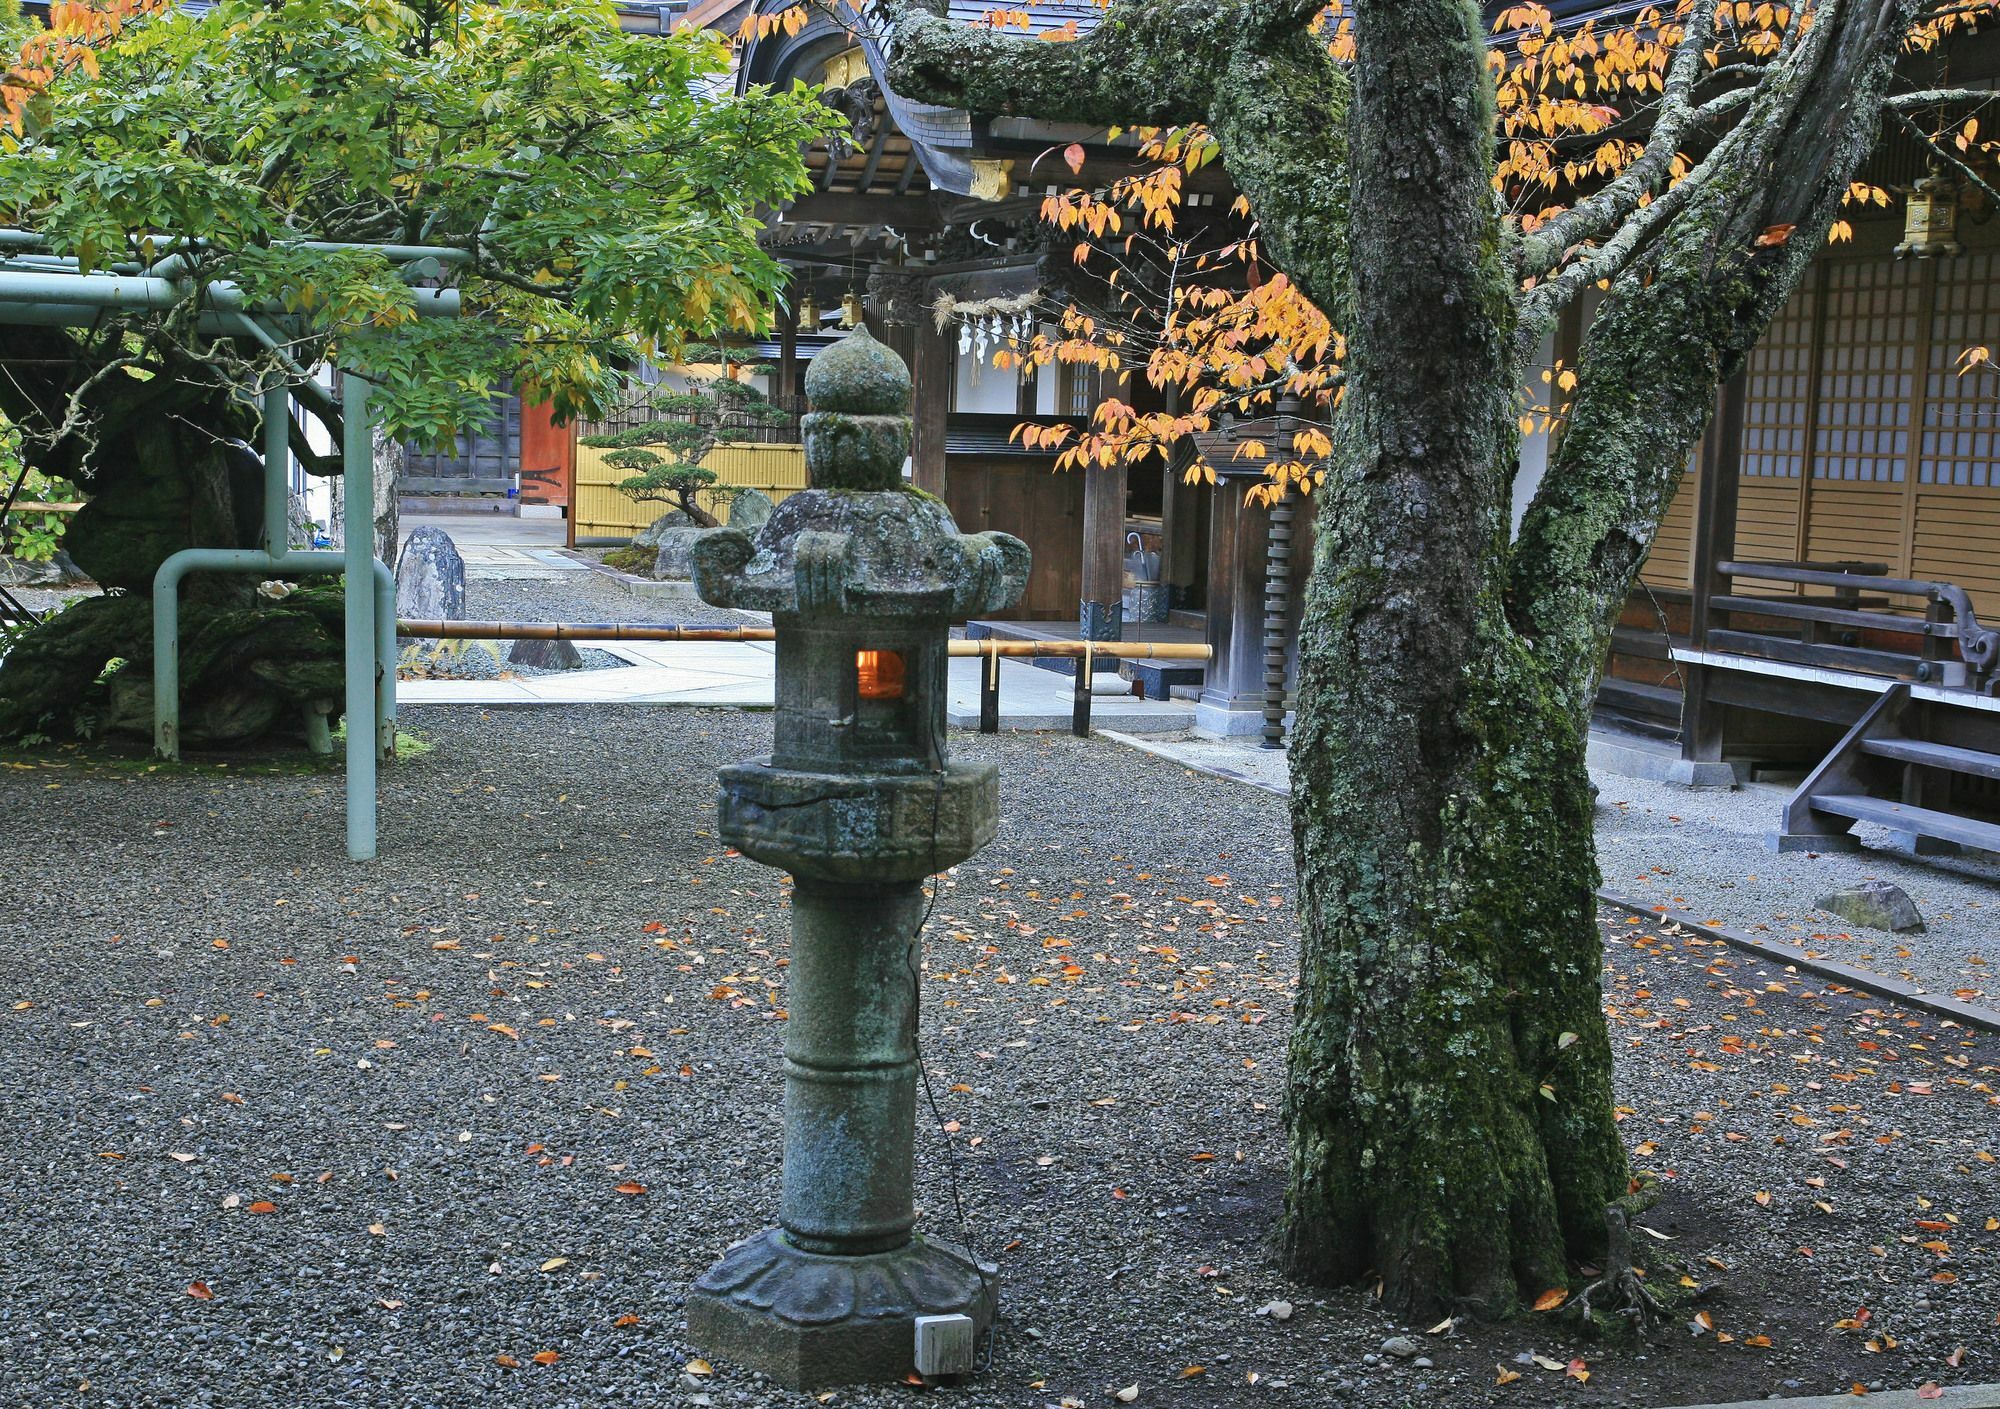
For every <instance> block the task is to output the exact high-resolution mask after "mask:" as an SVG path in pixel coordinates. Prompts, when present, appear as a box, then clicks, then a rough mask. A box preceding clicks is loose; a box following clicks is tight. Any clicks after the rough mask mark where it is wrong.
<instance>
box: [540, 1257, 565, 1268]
mask: <svg viewBox="0 0 2000 1409" xmlns="http://www.w3.org/2000/svg"><path fill="white" fill-rule="evenodd" d="M567 1266H569V1259H568V1258H566V1257H552V1258H550V1259H549V1260H548V1261H547V1262H544V1263H543V1264H542V1271H544V1272H553V1271H555V1270H556V1269H557V1268H558V1267H567Z"/></svg>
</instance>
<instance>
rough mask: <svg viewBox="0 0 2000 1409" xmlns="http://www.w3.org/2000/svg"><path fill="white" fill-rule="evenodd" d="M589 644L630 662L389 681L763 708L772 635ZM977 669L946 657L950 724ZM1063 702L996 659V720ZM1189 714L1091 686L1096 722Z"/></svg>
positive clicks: (972, 701)
mask: <svg viewBox="0 0 2000 1409" xmlns="http://www.w3.org/2000/svg"><path fill="white" fill-rule="evenodd" d="M468 566H469V564H468ZM596 645H597V646H598V648H599V649H601V650H604V651H606V652H608V653H609V654H611V655H615V656H618V657H619V658H621V659H623V660H626V661H629V662H630V664H629V665H627V666H625V667H623V668H621V669H616V670H580V671H569V672H565V673H563V674H559V675H535V676H522V677H518V678H515V679H509V680H405V681H403V682H401V683H400V684H398V685H397V687H396V696H397V698H398V699H399V700H401V701H402V702H404V703H406V704H426V705H474V706H480V707H483V708H494V707H502V708H505V707H509V706H535V705H575V704H613V703H616V704H659V705H700V706H707V707H709V708H722V709H769V708H770V707H771V703H772V691H773V678H774V676H775V673H776V668H777V656H776V649H775V646H774V644H773V643H772V642H769V641H743V642H736V641H633V642H626V641H603V642H598V643H596ZM985 668H986V662H984V661H980V660H972V659H960V660H954V661H953V662H952V663H951V691H950V694H949V696H948V697H947V700H946V704H945V714H946V720H947V722H948V723H949V724H950V725H951V726H952V727H953V728H955V729H976V728H977V727H978V726H979V677H980V672H981V671H982V670H984V669H985ZM1121 683H1122V682H1121ZM1070 707H1071V699H1070V682H1069V680H1068V678H1067V677H1064V676H1061V675H1057V674H1055V673H1054V672H1052V671H1047V670H1037V669H1035V668H1034V667H1033V666H1031V665H1026V664H1023V663H1020V662H1016V661H1005V660H1003V661H1001V662H1000V727H1001V728H1003V729H1067V728H1069V725H1070ZM1193 722H1194V709H1193V707H1192V706H1191V705H1188V704H1185V703H1183V702H1181V701H1178V700H1173V701H1167V700H1142V699H1139V698H1137V697H1136V696H1133V695H1125V694H1117V695H1114V694H1099V695H1098V696H1097V697H1096V698H1095V700H1093V702H1092V705H1091V724H1092V726H1093V727H1094V728H1097V729H1105V730H1117V731H1122V732H1125V733H1139V734H1147V733H1151V734H1173V733H1179V732H1181V731H1184V730H1186V729H1188V728H1189V727H1190V726H1191V725H1192V724H1193Z"/></svg>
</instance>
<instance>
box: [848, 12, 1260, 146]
mask: <svg viewBox="0 0 2000 1409" xmlns="http://www.w3.org/2000/svg"><path fill="white" fill-rule="evenodd" d="M941 9H942V5H941V4H939V5H938V8H937V9H933V8H930V7H929V5H928V4H927V3H925V0H885V2H884V3H883V5H882V6H881V10H880V13H881V14H882V15H883V17H884V18H885V20H886V22H887V29H886V33H885V35H884V40H885V42H884V45H883V47H884V48H885V49H886V50H887V51H888V54H889V81H890V86H891V87H893V88H894V89H895V90H896V92H897V93H899V94H901V95H902V96H904V97H906V98H915V99H917V100H919V101H922V102H930V103H940V104H945V105H947V106H950V107H955V108H963V109H965V110H966V111H968V112H976V113H1006V114H1018V115H1021V116H1030V117H1037V118H1041V119H1044V120H1045V121H1050V122H1085V123H1091V124H1095V125H1098V126H1107V127H1108V126H1114V125H1146V126H1160V127H1170V126H1175V125H1178V124H1182V123H1189V122H1199V121H1201V120H1202V119H1203V117H1204V115H1205V113H1206V109H1207V98H1208V91H1207V90H1208V80H1209V78H1210V77H1211V76H1212V74H1213V69H1214V63H1213V60H1214V59H1215V58H1216V57H1217V56H1218V54H1219V53H1221V52H1224V51H1222V50H1219V49H1218V48H1217V47H1216V44H1215V40H1216V39H1217V38H1218V31H1219V28H1221V27H1222V26H1223V25H1225V23H1226V21H1227V20H1233V19H1234V18H1235V17H1236V15H1237V12H1238V7H1237V6H1235V5H1206V6H1197V5H1195V4H1193V3H1191V0H1180V3H1173V4H1156V3H1155V4H1149V3H1146V0H1118V3H1115V4H1113V5H1111V6H1110V7H1109V8H1107V9H1106V10H1105V11H1104V14H1103V17H1102V18H1101V19H1099V20H1098V22H1097V27H1096V28H1095V29H1094V30H1092V31H1091V32H1090V33H1089V34H1087V35H1085V36H1083V37H1082V38H1081V39H1074V40H1068V41H1064V42H1055V43H1052V42H1050V41H1048V40H1045V39H1042V38H1041V37H1040V36H1038V35H1034V34H1028V33H1021V32H1016V33H1011V34H1010V33H1007V32H1005V31H1003V30H1000V29H997V28H995V27H993V26H990V25H971V24H959V23H957V22H955V21H953V20H950V19H948V18H946V17H945V16H944V15H943V14H942V13H940V12H939V11H940V10H941ZM1225 17H1226V19H1225Z"/></svg>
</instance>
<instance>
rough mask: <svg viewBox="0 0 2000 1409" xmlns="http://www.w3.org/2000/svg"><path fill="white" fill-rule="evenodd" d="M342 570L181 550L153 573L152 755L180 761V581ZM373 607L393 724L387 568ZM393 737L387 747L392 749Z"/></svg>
mask: <svg viewBox="0 0 2000 1409" xmlns="http://www.w3.org/2000/svg"><path fill="white" fill-rule="evenodd" d="M346 571H347V559H346V557H345V556H344V555H343V554H340V553H330V552H329V553H287V554H285V555H284V556H282V557H279V556H277V555H275V554H271V553H266V552H265V551H264V550H263V549H261V548H183V549H181V551H180V552H178V553H175V554H174V555H173V556H172V557H170V558H168V559H167V560H166V561H165V562H164V563H161V564H160V568H159V571H158V572H156V573H154V574H153V751H154V752H155V753H157V754H159V756H160V757H162V758H168V759H175V760H178V759H179V758H180V756H181V746H180V723H181V655H180V641H181V634H180V633H181V622H180V585H181V579H183V578H185V577H186V576H188V574H190V573H196V572H268V573H277V574H285V575H293V576H300V577H304V576H308V575H310V576H323V577H333V576H338V575H339V574H341V573H344V572H346ZM371 576H372V578H373V579H374V581H373V587H374V590H373V591H372V592H371V593H370V594H369V595H370V596H371V597H372V598H373V600H374V602H375V604H376V605H377V606H378V607H379V606H380V604H382V603H384V602H386V603H388V604H389V606H390V610H389V611H388V612H387V613H386V614H385V615H386V618H387V621H388V625H387V627H386V629H384V628H381V627H378V628H377V630H376V632H375V640H374V643H373V646H374V654H375V659H376V672H377V674H378V675H379V676H386V677H387V679H386V682H385V684H384V686H383V688H382V689H380V690H378V691H377V697H378V698H379V699H381V700H384V701H386V702H387V706H388V711H389V714H390V718H391V726H392V727H393V722H394V711H395V699H396V689H395V677H396V669H395V663H396V621H395V611H394V606H395V601H396V578H395V574H393V573H391V572H390V571H389V568H388V565H387V564H386V563H380V562H378V563H376V564H375V565H374V572H373V573H372V574H371ZM393 745H394V739H393V736H392V737H391V740H390V746H391V747H393Z"/></svg>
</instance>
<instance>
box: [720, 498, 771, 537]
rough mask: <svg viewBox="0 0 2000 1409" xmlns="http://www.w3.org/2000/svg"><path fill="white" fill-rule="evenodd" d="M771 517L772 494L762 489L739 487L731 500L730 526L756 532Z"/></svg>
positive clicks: (747, 531) (746, 531)
mask: <svg viewBox="0 0 2000 1409" xmlns="http://www.w3.org/2000/svg"><path fill="white" fill-rule="evenodd" d="M770 517H771V496H770V495H768V494H766V493H765V492H764V491H763V490H761V489H739V490H737V491H736V497H735V498H733V499H731V500H730V501H729V526H730V527H731V528H740V529H742V530H743V531H744V532H745V533H749V534H755V533H756V532H757V530H758V529H760V528H762V527H763V526H764V521H765V520H766V519H768V518H770Z"/></svg>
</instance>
